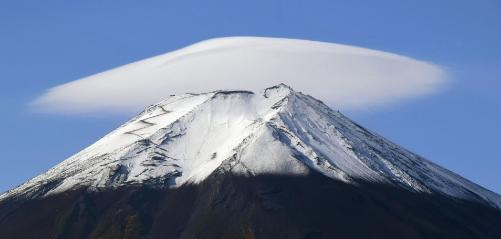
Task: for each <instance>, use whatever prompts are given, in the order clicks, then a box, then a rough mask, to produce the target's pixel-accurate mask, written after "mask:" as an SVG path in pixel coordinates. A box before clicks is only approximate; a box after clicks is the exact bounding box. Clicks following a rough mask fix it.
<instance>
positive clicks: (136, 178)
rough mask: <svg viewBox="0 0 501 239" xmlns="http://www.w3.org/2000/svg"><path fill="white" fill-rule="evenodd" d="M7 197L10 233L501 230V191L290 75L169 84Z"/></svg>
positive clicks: (481, 234) (416, 234) (321, 234)
mask: <svg viewBox="0 0 501 239" xmlns="http://www.w3.org/2000/svg"><path fill="white" fill-rule="evenodd" d="M0 209H1V210H0V235H9V236H8V238H40V235H43V237H47V238H89V237H90V238H125V237H138V238H158V237H162V238H163V237H167V238H336V237H340V238H381V237H384V238H402V237H404V238H501V229H500V228H501V196H499V195H497V194H495V193H493V192H491V191H489V190H487V189H484V188H482V187H481V186H478V185H476V184H474V183H472V182H470V181H468V180H467V179H464V178H462V177H461V176H459V175H457V174H455V173H453V172H450V171H448V170H446V169H444V168H442V167H440V166H438V165H436V164H434V163H432V162H430V161H428V160H426V159H424V158H422V157H420V156H419V155H416V154H414V153H412V152H409V151H408V150H406V149H404V148H402V147H400V146H398V145H396V144H394V143H392V142H390V141H389V140H387V139H385V138H383V137H381V136H379V135H377V134H375V133H373V132H371V131H369V130H367V129H365V128H363V127H361V126H359V125H358V124H356V123H354V122H353V121H351V120H350V119H349V118H347V117H346V116H344V115H342V114H341V113H340V112H338V111H334V110H332V109H330V108H329V107H327V106H326V105H324V104H323V103H322V102H321V101H319V100H316V99H315V98H313V97H311V96H308V95H305V94H302V93H300V92H296V91H294V90H293V89H291V88H290V87H289V86H286V85H283V84H281V85H277V86H273V87H270V88H267V89H264V90H263V91H261V92H257V93H254V92H250V91H215V92H209V93H203V94H192V93H189V94H184V95H179V96H174V95H173V96H170V97H168V98H167V99H165V100H164V101H162V102H160V103H158V104H155V105H152V106H150V107H148V108H146V109H145V110H144V111H143V112H142V113H140V114H139V115H137V116H136V117H134V118H132V119H131V120H129V121H128V122H126V123H125V124H123V125H122V126H120V127H119V128H117V129H116V130H114V131H113V132H111V133H109V134H108V135H106V136H105V137H103V138H102V139H100V140H99V141H97V142H96V143H94V144H93V145H91V146H89V147H88V148H86V149H84V150H82V151H81V152H79V153H77V154H75V155H74V156H72V157H70V158H68V159H67V160H65V161H63V162H62V163H60V164H58V165H56V166H55V167H53V168H52V169H50V170H48V171H47V172H45V173H43V174H41V175H39V176H37V177H35V178H33V179H31V180H29V181H27V182H26V183H24V184H22V185H20V186H19V187H17V188H14V189H12V190H10V191H8V192H6V193H4V194H2V195H1V196H0ZM27 229H29V230H27Z"/></svg>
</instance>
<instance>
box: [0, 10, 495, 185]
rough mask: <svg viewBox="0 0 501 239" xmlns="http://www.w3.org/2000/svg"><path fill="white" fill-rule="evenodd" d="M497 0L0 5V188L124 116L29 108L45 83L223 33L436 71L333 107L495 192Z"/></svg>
mask: <svg viewBox="0 0 501 239" xmlns="http://www.w3.org/2000/svg"><path fill="white" fill-rule="evenodd" d="M500 22H501V2H499V1H495V0H493V1H487V0H476V1H473V0H472V1H460V0H455V1H452V0H451V1H440V2H439V1H428V0H421V1H413V2H411V1H397V0H395V1H345V2H341V1H291V0H287V1H270V0H267V1H210V3H209V1H78V2H77V1H23V0H17V1H2V2H0V82H1V84H2V86H1V87H0V97H1V98H0V107H1V108H0V109H1V110H2V111H1V112H2V117H1V118H0V131H1V132H2V137H0V150H1V152H2V156H1V157H0V163H1V165H2V167H0V191H5V190H8V189H9V188H12V187H14V186H16V185H18V184H19V183H22V182H23V181H25V180H27V179H29V178H31V177H33V176H36V175H37V174H39V173H42V172H43V171H45V170H47V169H48V168H50V167H51V166H53V165H55V164H56V163H58V162H60V161H62V160H64V159H65V158H67V157H68V156H70V155H72V154H73V153H76V152H78V151H79V150H81V149H83V148H84V147H85V146H87V145H89V144H91V143H92V142H94V141H96V140H97V139H98V138H100V137H101V136H103V135H104V134H105V133H107V132H108V131H110V130H112V129H113V128H115V127H117V126H118V125H119V124H120V123H122V122H123V121H125V120H126V119H127V118H128V117H130V115H112V116H110V115H101V116H100V115H95V114H92V115H87V116H85V117H82V116H71V115H58V114H39V113H33V112H32V111H31V110H30V109H29V107H28V104H29V103H30V102H31V101H32V100H34V99H35V98H37V97H38V96H39V95H40V94H42V93H43V92H44V90H46V89H47V88H50V87H52V86H55V85H58V84H61V83H65V82H69V81H72V80H75V79H78V78H81V77H84V76H87V75H91V74H94V73H97V72H100V71H103V70H107V69H110V68H112V67H115V66H119V65H122V64H126V63H129V62H132V61H136V60H140V59H143V58H147V57H151V56H154V55H158V54H161V53H164V52H168V51H171V50H174V49H177V48H180V47H183V46H186V45H188V44H191V43H194V42H197V41H200V40H204V39H208V38H214V37H223V36H235V35H246V36H249V35H250V36H269V37H288V38H301V39H310V40H318V41H327V42H336V43H343V44H349V45H356V46H362V47H367V48H372V49H378V50H383V51H388V52H393V53H397V54H400V55H405V56H410V57H413V58H417V59H420V60H425V61H430V62H433V63H436V64H439V65H441V66H443V67H444V68H445V69H446V70H447V72H448V73H449V75H450V77H451V79H452V80H451V82H450V83H449V85H448V86H447V87H446V88H445V89H444V90H442V91H441V92H440V93H437V94H434V95H431V96H426V97H422V98H419V99H417V100H413V101H406V102H402V103H400V104H396V105H392V106H388V107H385V108H382V109H381V108H378V109H369V110H366V111H363V112H362V111H354V112H345V113H346V114H347V115H349V116H350V117H352V118H353V119H354V120H356V121H358V122H359V123H361V124H362V125H364V126H366V127H367V128H369V129H372V130H374V131H376V132H378V133H380V134H382V135H384V136H385V137H387V138H389V139H391V140H393V141H394V142H396V143H398V144H400V145H402V146H404V147H406V148H408V149H410V150H412V151H414V152H416V153H418V154H421V155H423V156H425V157H426V158H428V159H430V160H432V161H434V162H436V163H438V164H440V165H442V166H445V167H446V168H448V169H451V170H452V171H454V172H457V173H459V174H461V175H463V176H465V177H466V178H468V179H470V180H472V181H474V182H476V183H479V184H480V185H482V186H484V187H487V188H488V189H491V190H493V191H495V192H497V193H501V158H500V156H499V154H498V149H499V148H501V140H499V137H498V136H499V135H501V126H499V122H501V107H500V106H501V92H500V91H501V28H500V27H499V23H500Z"/></svg>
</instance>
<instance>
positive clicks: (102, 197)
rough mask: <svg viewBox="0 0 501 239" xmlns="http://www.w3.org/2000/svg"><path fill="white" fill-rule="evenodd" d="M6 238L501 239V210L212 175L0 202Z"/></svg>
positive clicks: (397, 192) (302, 182)
mask: <svg viewBox="0 0 501 239" xmlns="http://www.w3.org/2000/svg"><path fill="white" fill-rule="evenodd" d="M0 237H1V238H399V239H400V238H496V239H499V238H501V211H499V210H496V209H493V208H490V207H488V206H484V205H481V204H477V203H473V202H468V201H461V200H455V199H451V198H448V197H443V196H437V195H427V194H417V193H412V192H408V191H405V190H401V189H398V188H394V187H389V186H385V185H375V184H368V183H360V185H359V186H357V187H355V186H353V185H348V184H344V183H340V182H337V181H334V180H332V179H329V178H326V177H323V176H321V175H318V174H312V175H310V176H308V177H291V176H255V177H250V178H247V177H238V176H230V175H224V174H219V175H213V176H211V177H210V178H209V179H208V180H206V181H205V182H204V183H203V184H201V185H194V186H184V187H181V188H178V189H174V190H165V189H164V190H160V189H151V188H144V187H134V186H131V187H128V188H122V189H118V190H115V191H105V192H99V193H96V192H87V191H86V190H77V191H71V192H65V193H62V194H59V195H55V196H51V197H48V198H45V199H39V200H29V201H22V200H10V201H7V202H3V203H1V204H0Z"/></svg>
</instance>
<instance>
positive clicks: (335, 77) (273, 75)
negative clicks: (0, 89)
mask: <svg viewBox="0 0 501 239" xmlns="http://www.w3.org/2000/svg"><path fill="white" fill-rule="evenodd" d="M444 82H445V73H444V71H443V70H442V69H441V68H440V67H438V66H436V65H433V64H431V63H427V62H423V61H418V60H415V59H412V58H409V57H405V56H400V55H396V54H392V53H387V52H382V51H377V50H370V49H365V48H360V47H353V46H347V45H340V44H333V43H325V42H316V41H306V40H294V39H280V38H260V37H229V38H217V39H212V40H207V41H202V42H199V43H196V44H194V45H191V46H188V47H185V48H182V49H180V50H177V51H173V52H169V53H166V54H163V55H159V56H156V57H152V58H149V59H145V60H142V61H138V62H135V63H131V64H128V65H125V66H121V67H118V68H115V69H112V70H109V71H105V72H103V73H99V74H96V75H92V76H89V77H85V78H83V79H79V80H76V81H72V82H69V83H66V84H63V85H59V86H56V87H54V88H51V89H49V90H47V92H46V93H45V94H43V95H42V96H40V97H39V98H38V99H36V100H35V101H34V102H33V104H32V105H33V106H34V107H35V108H36V109H37V110H41V111H49V112H63V113H82V112H111V111H115V112H124V111H125V112H135V111H138V110H140V109H142V108H143V107H145V106H147V105H149V104H152V103H155V102H157V101H160V100H162V99H163V98H165V97H166V96H168V95H171V94H182V93H185V92H206V91H211V90H218V89H246V90H254V91H258V90H261V89H263V88H266V87H269V86H272V85H276V84H278V83H285V84H288V85H290V86H291V87H293V88H294V89H295V90H298V91H302V92H304V93H307V94H310V95H312V96H314V97H316V98H318V99H321V100H323V101H324V102H326V103H327V104H329V105H330V106H332V107H335V108H339V109H342V110H347V109H350V110H351V109H360V108H362V109H363V108H366V107H374V106H381V105H386V104H390V103H394V102H399V101H402V100H404V99H409V98H413V97H417V96H421V95H425V94H429V93H433V92H435V91H436V90H438V89H440V87H441V86H442V85H443V83H444Z"/></svg>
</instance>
